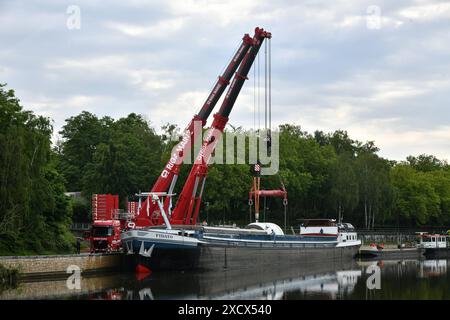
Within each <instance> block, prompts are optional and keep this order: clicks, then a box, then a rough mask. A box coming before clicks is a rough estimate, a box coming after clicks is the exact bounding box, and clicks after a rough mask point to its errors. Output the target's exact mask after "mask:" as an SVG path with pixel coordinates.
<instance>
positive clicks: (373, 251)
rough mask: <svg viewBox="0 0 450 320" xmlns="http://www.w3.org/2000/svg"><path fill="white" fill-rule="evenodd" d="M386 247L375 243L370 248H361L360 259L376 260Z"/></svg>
mask: <svg viewBox="0 0 450 320" xmlns="http://www.w3.org/2000/svg"><path fill="white" fill-rule="evenodd" d="M383 247H384V246H377V245H376V244H375V243H371V244H370V246H369V247H364V248H360V249H359V252H358V257H361V258H376V257H379V256H380V255H381V252H382V250H383Z"/></svg>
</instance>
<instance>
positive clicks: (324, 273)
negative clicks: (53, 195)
mask: <svg viewBox="0 0 450 320" xmlns="http://www.w3.org/2000/svg"><path fill="white" fill-rule="evenodd" d="M449 262H450V261H449V260H384V261H361V260H357V261H356V260H355V261H349V262H345V263H344V262H332V263H330V262H328V263H323V264H307V263H306V264H304V265H301V266H298V267H296V268H289V269H286V268H283V266H282V264H280V266H279V267H273V268H271V269H269V270H260V269H256V266H255V269H245V270H239V271H220V272H195V273H194V272H185V273H183V272H161V273H156V272H155V273H153V274H151V275H149V276H148V277H146V278H144V279H140V280H139V279H137V277H136V275H135V274H129V273H109V274H102V275H96V276H91V277H82V279H81V283H80V286H81V289H80V290H77V289H75V290H71V289H68V287H67V281H66V280H56V281H35V282H24V283H20V284H19V286H18V287H17V288H13V289H0V290H1V291H0V299H138V300H144V299H270V300H271V299H450V270H449V266H450V265H449ZM378 271H379V276H380V277H379V280H380V281H379V282H377V279H376V278H377V277H376V276H377V272H378ZM367 282H369V286H368V285H367ZM377 284H378V286H379V287H380V288H379V289H376V286H377ZM370 288H372V289H370Z"/></svg>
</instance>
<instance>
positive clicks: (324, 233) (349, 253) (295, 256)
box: [121, 206, 361, 270]
mask: <svg viewBox="0 0 450 320" xmlns="http://www.w3.org/2000/svg"><path fill="white" fill-rule="evenodd" d="M161 207H162V206H161ZM163 215H165V212H163ZM165 221H166V223H165V226H155V227H147V228H145V229H132V230H128V231H126V232H124V233H122V236H121V239H122V245H123V249H124V252H125V253H126V255H125V261H126V263H127V265H129V266H132V267H133V266H134V267H136V266H138V265H143V266H145V267H146V268H148V269H150V270H173V269H175V270H188V269H202V270H223V269H236V268H255V267H261V266H270V265H272V266H277V267H280V266H288V265H297V264H298V263H299V262H304V261H309V262H313V261H326V260H333V259H352V258H353V257H354V256H355V254H356V253H357V252H358V249H359V247H360V245H361V241H360V240H358V238H357V233H356V232H355V230H354V228H353V226H352V225H351V224H338V223H336V221H335V220H332V219H319V220H307V221H305V222H304V223H303V224H302V226H301V228H300V233H299V234H293V235H286V234H284V232H283V230H282V229H281V228H280V227H279V226H278V225H276V224H274V223H268V222H254V223H250V224H249V225H247V226H246V227H245V228H237V227H231V228H230V227H211V226H203V225H190V226H189V225H178V226H172V225H170V223H169V220H168V219H165Z"/></svg>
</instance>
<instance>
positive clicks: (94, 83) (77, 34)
mask: <svg viewBox="0 0 450 320" xmlns="http://www.w3.org/2000/svg"><path fill="white" fill-rule="evenodd" d="M71 5H75V6H77V8H79V10H80V20H74V18H76V10H75V11H73V10H72V9H73V8H71V7H70V6H71ZM75 9H76V8H75ZM68 12H69V13H68ZM78 22H79V25H78ZM78 26H79V28H78ZM256 26H261V27H263V28H265V29H267V30H269V31H271V32H272V35H273V39H272V42H271V47H272V108H273V114H272V119H273V124H274V125H278V124H281V123H295V124H299V125H301V126H302V129H303V130H307V131H310V132H313V131H314V130H317V129H318V130H324V131H326V132H329V131H334V130H337V129H343V130H347V131H348V132H349V134H350V135H351V136H352V137H353V138H355V139H358V140H361V141H366V140H374V141H375V143H376V144H377V145H378V146H379V147H380V148H381V151H380V153H379V154H380V155H381V156H383V157H388V158H390V159H396V160H401V159H404V158H405V157H406V156H407V155H410V154H413V155H418V154H421V153H428V154H434V155H436V156H438V157H440V158H444V159H449V160H450V103H449V102H450V90H449V89H450V78H449V76H450V3H449V2H445V1H400V0H397V1H376V0H374V1H367V2H366V1H348V0H347V1H261V0H258V1H246V0H239V1H224V0H197V1H194V0H191V1H189V0H180V1H134V0H133V1H129V0H127V1H123V0H121V1H99V0H95V1H93V0H89V1H61V0H42V1H35V2H33V1H5V0H0V43H1V48H0V82H2V83H5V82H6V83H8V87H9V88H12V89H15V90H16V95H17V96H18V97H19V98H20V99H21V101H22V104H23V105H24V106H25V108H27V109H31V110H33V111H35V112H36V113H37V114H41V115H44V116H48V117H51V118H52V119H54V121H55V122H54V126H55V131H56V132H57V131H58V130H60V128H61V126H62V125H64V120H65V119H66V118H68V117H70V116H72V115H76V114H78V113H79V112H81V111H82V110H87V111H90V112H93V113H95V114H97V115H98V116H104V115H108V116H111V117H114V118H118V117H122V116H126V115H127V114H128V113H131V112H135V113H140V114H143V115H145V117H146V118H147V119H148V120H150V121H151V123H152V125H153V126H154V127H155V129H157V130H159V128H160V127H161V125H163V124H165V123H167V122H171V123H176V124H178V125H179V126H181V127H183V128H184V127H185V126H186V125H187V123H188V121H189V120H190V119H191V117H192V115H193V114H195V113H196V112H197V111H198V110H199V108H200V107H201V105H202V104H203V102H204V100H205V98H206V97H207V95H208V93H209V90H210V89H211V86H212V85H213V84H214V82H215V81H216V79H217V76H218V75H219V74H220V72H221V70H222V69H223V67H224V66H225V65H226V63H227V62H228V60H229V58H230V56H231V55H232V54H233V52H234V50H235V49H236V47H237V45H238V44H239V43H240V39H241V38H242V36H243V34H244V33H250V34H251V35H252V34H253V30H254V28H255V27H256ZM260 58H261V69H263V58H264V56H263V55H261V57H260ZM249 78H250V79H249V81H247V82H246V84H245V85H244V89H243V90H242V92H241V94H240V96H239V98H238V100H237V102H236V105H235V108H234V110H233V111H232V113H231V116H230V123H231V124H232V125H233V126H243V127H245V128H252V127H253V108H254V99H253V98H254V90H253V80H254V77H253V70H252V71H251V72H250V74H249ZM209 123H210V122H209ZM55 138H56V137H55Z"/></svg>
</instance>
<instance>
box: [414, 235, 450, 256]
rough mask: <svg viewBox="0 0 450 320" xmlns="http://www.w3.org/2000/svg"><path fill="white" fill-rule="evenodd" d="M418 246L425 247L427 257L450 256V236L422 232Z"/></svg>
mask: <svg viewBox="0 0 450 320" xmlns="http://www.w3.org/2000/svg"><path fill="white" fill-rule="evenodd" d="M418 238H419V242H418V245H417V246H418V247H419V248H422V249H425V250H424V253H423V254H424V255H425V257H426V258H450V236H449V235H448V234H429V233H426V232H420V233H419V235H418Z"/></svg>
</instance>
